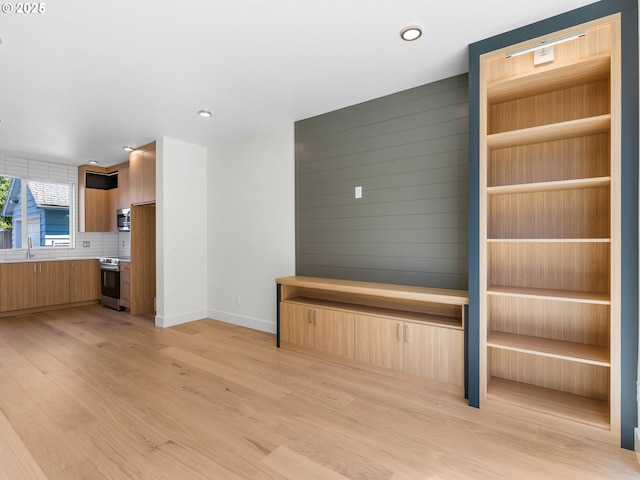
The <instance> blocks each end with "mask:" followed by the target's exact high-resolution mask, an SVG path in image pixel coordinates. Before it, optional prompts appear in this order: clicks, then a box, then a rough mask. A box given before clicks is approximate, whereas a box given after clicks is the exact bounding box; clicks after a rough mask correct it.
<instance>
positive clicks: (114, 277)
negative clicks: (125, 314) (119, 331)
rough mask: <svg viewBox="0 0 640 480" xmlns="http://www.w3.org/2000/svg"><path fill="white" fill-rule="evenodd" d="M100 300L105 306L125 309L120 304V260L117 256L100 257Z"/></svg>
mask: <svg viewBox="0 0 640 480" xmlns="http://www.w3.org/2000/svg"><path fill="white" fill-rule="evenodd" d="M100 277H101V281H100V293H101V296H100V301H101V303H102V305H104V306H105V307H110V308H114V309H116V310H123V307H122V306H121V305H120V262H119V260H118V259H117V258H101V259H100Z"/></svg>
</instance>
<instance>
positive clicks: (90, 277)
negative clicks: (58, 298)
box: [69, 260, 100, 303]
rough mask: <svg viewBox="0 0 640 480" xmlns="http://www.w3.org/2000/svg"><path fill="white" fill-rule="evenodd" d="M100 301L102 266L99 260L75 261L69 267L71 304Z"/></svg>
mask: <svg viewBox="0 0 640 480" xmlns="http://www.w3.org/2000/svg"><path fill="white" fill-rule="evenodd" d="M99 299H100V264H99V263H98V261H97V260H73V261H71V263H70V265H69V302H71V303H75V302H87V301H91V300H99Z"/></svg>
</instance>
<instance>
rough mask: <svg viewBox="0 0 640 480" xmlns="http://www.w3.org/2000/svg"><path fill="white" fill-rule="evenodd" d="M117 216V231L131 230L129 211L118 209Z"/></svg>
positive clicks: (127, 209)
mask: <svg viewBox="0 0 640 480" xmlns="http://www.w3.org/2000/svg"><path fill="white" fill-rule="evenodd" d="M117 215H118V222H117V225H118V231H119V232H128V231H130V230H131V209H129V208H120V209H118V212H117Z"/></svg>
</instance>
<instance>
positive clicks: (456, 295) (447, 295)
mask: <svg viewBox="0 0 640 480" xmlns="http://www.w3.org/2000/svg"><path fill="white" fill-rule="evenodd" d="M276 283H278V284H280V285H288V286H292V287H302V288H308V289H313V290H319V291H329V292H332V291H339V292H341V293H343V294H348V295H366V296H370V297H377V298H383V299H394V300H409V301H418V302H430V303H442V304H447V305H460V306H462V305H466V304H468V303H469V294H468V292H467V291H463V290H452V289H446V288H429V287H417V286H411V285H395V284H389V283H373V282H358V281H352V280H336V279H329V278H316V277H304V276H295V277H284V278H276Z"/></svg>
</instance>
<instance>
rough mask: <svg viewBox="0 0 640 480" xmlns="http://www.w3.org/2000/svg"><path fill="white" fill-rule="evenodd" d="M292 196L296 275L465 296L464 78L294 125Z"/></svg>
mask: <svg viewBox="0 0 640 480" xmlns="http://www.w3.org/2000/svg"><path fill="white" fill-rule="evenodd" d="M357 187H361V189H362V198H357V197H356V195H355V191H356V188H357ZM296 189H297V190H296V216H297V232H296V233H297V252H296V257H297V258H296V273H297V275H308V276H317V277H326V278H339V279H347V280H362V281H371V282H383V283H394V284H404V285H421V286H428V287H440V288H455V289H462V290H466V289H467V280H468V261H467V248H468V226H467V212H468V76H467V74H463V75H458V76H455V77H451V78H447V79H444V80H441V81H438V82H434V83H431V84H427V85H423V86H421V87H417V88H413V89H410V90H405V91H402V92H398V93H395V94H392V95H388V96H385V97H381V98H377V99H375V100H371V101H368V102H365V103H361V104H358V105H354V106H351V107H347V108H343V109H340V110H337V111H334V112H330V113H327V114H324V115H320V116H317V117H313V118H309V119H306V120H302V121H299V122H296Z"/></svg>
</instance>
